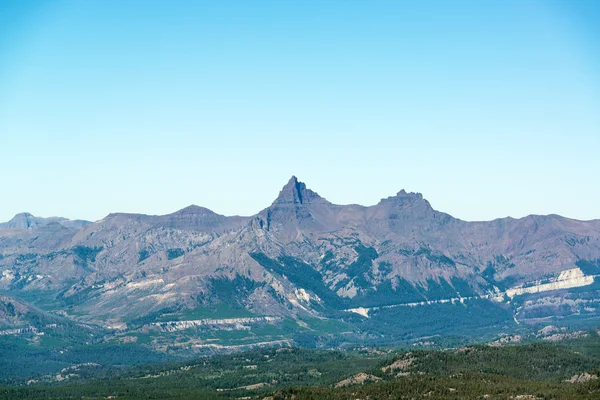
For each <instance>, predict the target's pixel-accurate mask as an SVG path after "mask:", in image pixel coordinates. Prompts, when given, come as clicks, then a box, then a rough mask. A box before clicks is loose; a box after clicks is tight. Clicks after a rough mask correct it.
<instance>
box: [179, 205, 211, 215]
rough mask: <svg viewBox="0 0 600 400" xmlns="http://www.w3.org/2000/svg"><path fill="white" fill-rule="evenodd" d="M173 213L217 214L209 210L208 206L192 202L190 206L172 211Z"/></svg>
mask: <svg viewBox="0 0 600 400" xmlns="http://www.w3.org/2000/svg"><path fill="white" fill-rule="evenodd" d="M173 215H205V216H207V215H217V213H215V212H214V211H212V210H209V209H208V208H205V207H200V206H197V205H195V204H192V205H190V206H187V207H185V208H182V209H181V210H179V211H176V212H174V213H173Z"/></svg>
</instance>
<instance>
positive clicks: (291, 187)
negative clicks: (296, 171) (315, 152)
mask: <svg viewBox="0 0 600 400" xmlns="http://www.w3.org/2000/svg"><path fill="white" fill-rule="evenodd" d="M308 203H329V202H328V201H327V200H325V199H324V198H322V197H321V196H319V195H318V194H317V193H316V192H313V191H312V190H310V189H307V188H306V185H305V184H304V182H300V181H299V180H298V178H296V177H295V176H292V177H291V178H290V180H289V181H288V183H286V185H285V186H284V187H283V189H281V191H280V192H279V196H277V198H276V199H275V201H274V202H273V205H276V204H308Z"/></svg>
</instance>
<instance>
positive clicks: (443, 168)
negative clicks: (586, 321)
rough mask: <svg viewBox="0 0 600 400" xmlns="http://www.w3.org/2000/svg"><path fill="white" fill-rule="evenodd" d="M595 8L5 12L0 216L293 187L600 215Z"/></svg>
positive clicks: (101, 209) (111, 4)
mask: <svg viewBox="0 0 600 400" xmlns="http://www.w3.org/2000/svg"><path fill="white" fill-rule="evenodd" d="M598 43H600V2H597V1H582V0H565V1H554V0H547V1H535V0H529V1H522V0H515V1H511V0H507V1H493V0H490V1H441V0H440V1H401V0H398V1H333V0H331V1H293V0H290V1H249V0H243V1H242V0H240V1H216V0H215V1H195V2H194V1H133V0H129V1H127V0H126V1H111V0H101V1H59V0H57V1H49V0H48V1H20V0H19V1H12V0H5V1H2V2H0V170H1V171H2V174H1V175H0V179H1V182H0V185H1V186H0V187H2V190H1V192H0V221H2V220H8V219H10V218H11V217H12V216H13V215H14V214H15V213H17V212H21V211H29V212H32V213H33V214H35V215H39V216H51V215H60V216H66V217H70V218H85V219H90V220H96V219H100V218H102V217H103V216H105V215H106V214H108V213H110V212H116V211H122V212H141V213H149V214H164V213H168V212H172V211H175V210H177V209H180V208H183V207H185V206H187V205H189V204H192V203H193V204H198V205H202V206H205V207H208V208H211V209H213V210H214V211H216V212H219V213H222V214H242V215H249V214H253V213H255V212H257V211H259V210H260V209H262V208H264V207H266V206H268V205H269V204H270V203H271V201H272V200H273V199H274V198H275V197H276V196H277V193H278V191H279V189H280V188H281V187H282V186H283V185H284V184H285V183H286V181H287V180H288V179H289V177H290V176H291V175H292V174H294V175H297V176H298V177H299V178H300V179H301V180H302V181H304V182H306V183H307V185H308V186H309V187H310V188H312V189H314V190H316V191H317V192H318V193H319V194H321V195H322V196H324V197H326V198H327V199H329V200H330V201H332V202H334V203H339V204H347V203H358V204H364V205H372V204H376V203H377V202H378V201H379V199H381V198H383V197H387V196H391V195H393V194H395V193H396V192H397V191H399V190H400V189H402V188H404V189H406V190H409V191H417V192H421V193H423V194H424V196H425V197H426V198H427V199H428V200H429V201H430V202H431V203H432V205H433V206H434V208H436V209H439V210H442V211H445V212H448V213H450V214H452V215H454V216H456V217H459V218H462V219H467V220H485V219H493V218H498V217H504V216H509V215H510V216H513V217H522V216H525V215H527V214H532V213H533V214H548V213H557V214H561V215H565V216H568V217H572V218H578V219H591V218H600V206H599V205H598V204H599V200H600V185H599V184H598V181H599V177H600V46H599V45H598Z"/></svg>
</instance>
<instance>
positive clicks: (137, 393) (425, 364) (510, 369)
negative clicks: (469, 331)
mask: <svg viewBox="0 0 600 400" xmlns="http://www.w3.org/2000/svg"><path fill="white" fill-rule="evenodd" d="M599 368H600V337H599V336H598V335H597V334H596V333H595V332H590V333H589V334H588V335H587V336H585V337H582V338H578V339H571V340H567V341H563V342H560V343H541V342H534V343H529V344H519V345H502V346H500V345H475V346H467V347H462V348H455V349H445V350H415V351H404V350H390V349H378V350H377V349H360V350H354V351H326V350H309V349H297V348H285V347H283V348H271V349H257V350H252V351H248V352H243V353H237V354H232V355H221V356H214V357H206V358H200V359H194V360H188V361H184V362H170V363H155V364H149V365H144V366H137V367H131V368H128V369H125V368H100V367H99V366H93V365H83V366H78V367H73V368H68V369H65V370H63V371H61V372H60V373H59V374H57V375H52V376H45V377H37V378H35V379H34V380H30V381H29V382H26V381H25V380H24V381H21V382H18V383H14V384H12V385H6V384H5V386H4V387H2V388H0V398H3V399H4V398H6V399H21V398H28V399H29V398H33V399H81V398H86V399H105V398H113V399H211V398H250V399H254V398H256V399H265V398H266V399H272V400H276V399H296V400H300V399H314V400H317V399H367V398H368V399H420V398H423V399H511V398H512V399H522V400H525V399H598V398H600V380H598V379H596V377H597V375H598V372H599ZM571 381H576V382H571ZM111 396H112V397H111Z"/></svg>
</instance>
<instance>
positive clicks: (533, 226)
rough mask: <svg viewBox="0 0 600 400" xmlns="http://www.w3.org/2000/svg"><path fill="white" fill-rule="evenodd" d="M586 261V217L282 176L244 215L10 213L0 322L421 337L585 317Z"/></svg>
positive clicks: (170, 337)
mask: <svg viewBox="0 0 600 400" xmlns="http://www.w3.org/2000/svg"><path fill="white" fill-rule="evenodd" d="M598 274H600V220H592V221H578V220H574V219H569V218H565V217H561V216H558V215H546V216H540V215H530V216H527V217H525V218H520V219H513V218H501V219H496V220H493V221H486V222H467V221H463V220H460V219H457V218H454V217H452V216H450V215H448V214H446V213H443V212H440V211H437V210H434V209H433V208H432V207H431V205H430V203H429V202H428V201H427V200H425V199H424V198H423V196H422V195H421V194H419V193H407V192H406V191H404V190H402V191H400V192H398V193H397V194H396V195H395V196H391V197H388V198H385V199H382V200H381V201H380V202H379V203H378V204H376V205H373V206H369V207H365V206H360V205H336V204H332V203H330V202H329V201H327V200H326V199H324V198H322V197H321V196H319V195H318V194H317V193H316V192H314V191H312V190H310V189H308V188H307V187H306V185H305V184H304V183H302V182H300V181H299V180H298V179H297V178H296V177H292V178H291V179H290V180H289V182H288V183H287V184H286V185H285V186H284V187H283V188H282V189H281V192H280V193H279V196H278V197H277V198H276V199H275V201H273V203H272V204H271V205H270V206H268V207H267V208H265V209H264V210H262V211H260V212H259V213H258V214H256V215H253V216H250V217H240V216H223V215H219V214H217V213H214V212H212V211H211V210H208V209H206V208H203V207H199V206H195V205H192V206H189V207H186V208H184V209H182V210H179V211H177V212H175V213H172V214H168V215H161V216H152V215H143V214H124V213H115V214H110V215H108V216H106V217H105V218H103V219H101V220H99V221H96V222H88V221H80V220H77V221H72V220H68V219H64V218H38V217H34V216H32V215H31V214H27V213H23V214H18V215H16V216H15V217H14V218H13V219H12V220H11V221H9V222H6V223H3V224H0V293H1V294H2V297H0V329H1V328H2V327H3V326H4V329H5V331H7V332H8V331H10V330H11V329H12V330H13V331H14V329H19V328H29V327H33V328H35V330H36V332H40V331H44V330H45V331H46V335H47V336H48V335H50V336H51V332H50V331H51V330H52V329H58V328H56V327H57V326H61V325H60V324H61V323H63V325H62V326H63V327H67V326H78V327H80V328H81V327H85V329H89V330H90V331H94V330H97V332H98V333H97V334H96V335H95V336H94V337H95V338H96V339H97V340H102V341H119V342H137V343H143V344H144V345H146V346H149V347H152V348H153V349H156V350H160V351H167V352H168V351H175V350H177V351H189V350H190V349H191V350H197V351H200V350H205V349H207V348H210V349H219V348H228V347H231V348H233V347H235V346H251V345H254V344H261V343H271V342H273V343H275V342H281V341H284V342H285V341H290V342H291V341H294V342H295V343H296V344H300V345H308V346H339V345H343V344H358V343H397V342H398V341H412V342H414V343H429V342H431V340H430V339H423V338H427V337H432V336H436V335H437V336H436V337H451V336H457V335H458V336H470V337H477V336H478V335H479V336H481V335H492V336H493V335H497V334H499V333H501V332H510V331H518V330H523V329H528V328H527V327H532V328H531V329H534V327H535V329H538V328H539V325H548V324H555V325H565V326H579V325H582V324H588V325H593V324H595V323H597V321H598V316H599V315H600V296H599V294H600V292H599V286H598V285H597V275H598ZM8 304H11V306H8ZM9 310H12V312H9ZM32 310H35V312H33V311H32ZM40 316H43V317H40ZM52 318H55V319H56V318H58V321H59V322H58V323H57V322H56V321H54V322H48V321H46V319H48V320H52ZM40 321H43V323H42V322H40ZM60 321H62V322H60ZM36 324H37V325H36ZM48 326H51V327H52V328H48ZM65 329H66V330H68V329H70V328H68V329H67V328H64V329H63V331H64V330H65ZM82 329H83V328H82ZM11 332H12V331H11ZM95 332H96V331H95ZM0 334H2V332H0ZM63 336H64V335H63ZM83 336H85V335H83ZM83 336H81V335H79V336H78V337H83ZM100 337H101V338H102V339H99V338H100ZM30 339H31V338H30ZM81 340H89V338H87V339H81ZM61 343H62V344H63V345H67V344H68V340H67V339H65V340H64V341H63V342H61Z"/></svg>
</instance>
